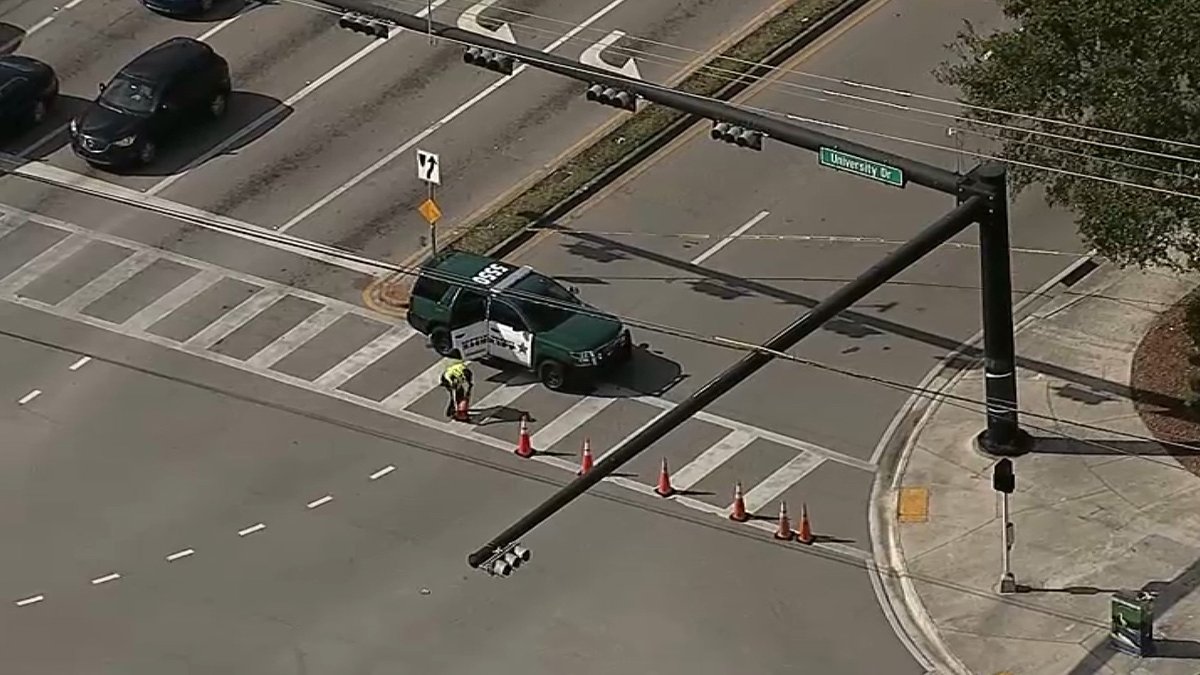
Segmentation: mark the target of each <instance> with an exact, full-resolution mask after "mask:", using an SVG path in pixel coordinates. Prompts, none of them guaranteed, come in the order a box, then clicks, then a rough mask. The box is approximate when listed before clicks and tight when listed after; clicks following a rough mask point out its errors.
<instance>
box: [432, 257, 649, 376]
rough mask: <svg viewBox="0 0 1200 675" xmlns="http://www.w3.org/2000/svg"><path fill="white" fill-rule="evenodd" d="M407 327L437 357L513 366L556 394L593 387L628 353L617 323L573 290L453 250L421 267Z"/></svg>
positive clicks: (629, 346) (629, 347) (627, 337)
mask: <svg viewBox="0 0 1200 675" xmlns="http://www.w3.org/2000/svg"><path fill="white" fill-rule="evenodd" d="M455 282H460V283H465V284H467V285H459V284H457V283H455ZM408 323H409V324H410V325H412V327H413V328H414V329H415V330H417V331H419V332H420V333H422V334H424V335H427V336H428V337H429V342H430V344H431V345H432V347H433V348H434V349H435V350H436V351H437V352H438V353H439V354H441V355H443V356H453V355H455V354H458V355H461V356H462V358H464V359H468V360H479V359H484V358H488V359H494V360H499V361H504V362H508V363H514V364H517V365H520V366H522V367H524V368H526V369H528V370H530V371H533V372H534V373H536V374H537V377H538V379H539V380H541V382H542V384H544V385H546V387H547V388H549V389H552V390H556V391H557V390H559V389H562V388H563V387H564V386H565V385H567V384H568V383H573V384H590V383H593V382H594V381H595V380H596V378H597V377H598V376H599V375H601V374H602V373H604V372H607V371H609V370H611V369H613V368H615V367H617V366H620V365H621V364H623V363H625V362H627V361H628V360H629V358H630V356H631V355H632V352H633V345H632V340H631V338H630V335H629V330H628V329H627V328H626V327H625V326H624V325H623V324H622V323H621V321H620V320H619V319H617V318H616V317H614V316H612V315H610V314H606V313H604V312H601V311H600V310H598V309H596V308H595V307H592V306H591V305H588V304H586V303H584V302H583V301H582V300H580V299H579V296H578V295H577V291H576V290H575V289H568V288H566V287H564V286H563V285H562V284H560V283H558V282H557V281H555V280H554V279H551V278H550V277H547V276H545V275H542V274H539V273H537V272H535V271H534V270H533V269H531V268H529V267H516V266H514V265H509V264H508V263H505V262H502V261H499V260H494V259H492V258H485V257H482V256H478V255H474V254H471V253H463V252H459V251H450V252H447V253H444V254H442V255H439V256H437V257H435V258H434V259H433V260H431V261H429V262H426V263H425V264H424V265H423V266H422V268H421V271H420V273H419V275H418V277H417V281H416V283H415V284H414V285H413V290H412V298H411V300H410V301H409V308H408Z"/></svg>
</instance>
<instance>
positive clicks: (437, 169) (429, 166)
mask: <svg viewBox="0 0 1200 675" xmlns="http://www.w3.org/2000/svg"><path fill="white" fill-rule="evenodd" d="M417 178H420V179H421V180H423V181H425V182H426V183H433V184H434V185H441V184H442V163H441V160H440V159H438V156H437V155H435V154H433V153H432V152H427V151H425V150H417Z"/></svg>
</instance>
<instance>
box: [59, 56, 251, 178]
mask: <svg viewBox="0 0 1200 675" xmlns="http://www.w3.org/2000/svg"><path fill="white" fill-rule="evenodd" d="M229 91H230V83H229V64H228V63H227V62H226V61H225V59H224V58H222V57H221V56H220V55H219V54H217V53H216V52H214V51H213V49H212V47H209V46H208V45H206V44H204V43H203V42H200V41H198V40H193V39H192V38H186V37H177V38H171V39H170V40H167V41H166V42H163V43H161V44H159V45H158V46H156V47H152V48H150V49H149V50H148V51H146V52H143V53H142V54H141V55H140V56H138V57H137V58H135V59H134V60H132V61H130V62H129V64H128V65H126V66H125V67H124V68H122V69H121V70H120V71H119V72H118V73H117V74H116V75H115V76H114V77H113V79H112V80H111V81H110V82H109V83H108V84H107V85H104V84H102V85H100V95H99V96H98V97H97V98H96V100H95V101H92V103H91V104H89V105H88V106H87V107H86V108H84V110H83V112H81V113H80V114H79V116H78V117H76V118H75V119H74V120H72V121H71V149H73V150H74V151H75V154H76V155H79V156H80V157H82V158H83V159H84V160H86V161H87V162H88V163H90V164H100V165H109V166H123V165H129V164H148V163H150V162H152V161H154V158H155V156H156V155H157V154H158V146H159V145H160V144H162V143H163V142H165V141H167V139H169V138H170V136H171V135H172V134H177V133H179V132H181V131H183V130H184V129H185V128H186V127H187V126H188V125H189V124H191V123H193V122H194V121H196V120H197V119H198V118H203V117H208V118H218V117H220V116H221V115H223V114H225V108H226V106H227V105H228V103H229Z"/></svg>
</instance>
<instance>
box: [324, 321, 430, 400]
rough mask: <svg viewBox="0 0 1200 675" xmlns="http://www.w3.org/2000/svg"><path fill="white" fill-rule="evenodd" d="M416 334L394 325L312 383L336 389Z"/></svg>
mask: <svg viewBox="0 0 1200 675" xmlns="http://www.w3.org/2000/svg"><path fill="white" fill-rule="evenodd" d="M416 334H417V332H416V331H415V330H413V329H412V328H410V327H409V326H404V325H400V326H395V327H394V328H392V329H390V330H388V331H387V332H386V333H384V334H382V335H380V336H379V337H377V338H375V339H374V340H371V341H370V342H368V343H367V344H365V345H363V346H362V347H360V348H359V349H358V351H356V352H354V353H353V354H351V355H350V356H347V357H346V358H344V359H342V361H341V362H340V363H338V364H337V365H336V366H334V367H333V368H330V369H329V370H327V371H325V372H324V373H322V374H321V376H320V377H318V378H317V379H316V380H314V381H313V385H314V386H316V387H317V388H318V389H337V388H338V387H340V386H342V385H343V384H346V383H347V382H349V381H350V380H351V379H353V378H354V376H355V375H358V374H359V373H361V372H362V371H364V370H366V369H367V367H368V366H370V365H371V364H372V363H375V362H376V361H378V360H379V359H381V358H383V357H384V356H385V355H387V354H388V353H389V352H391V351H392V350H393V349H395V348H396V347H399V346H400V345H402V344H404V343H405V342H406V341H407V340H408V339H409V338H411V337H412V336H414V335H416Z"/></svg>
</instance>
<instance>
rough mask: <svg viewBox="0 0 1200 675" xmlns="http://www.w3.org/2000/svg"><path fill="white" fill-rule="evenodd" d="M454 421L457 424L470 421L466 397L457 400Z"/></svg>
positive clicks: (468, 404) (469, 408) (469, 409)
mask: <svg viewBox="0 0 1200 675" xmlns="http://www.w3.org/2000/svg"><path fill="white" fill-rule="evenodd" d="M454 419H456V420H458V421H459V422H468V421H470V420H471V402H470V401H469V400H468V399H467V397H466V396H464V397H462V398H460V399H458V406H457V407H455V409H454Z"/></svg>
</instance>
